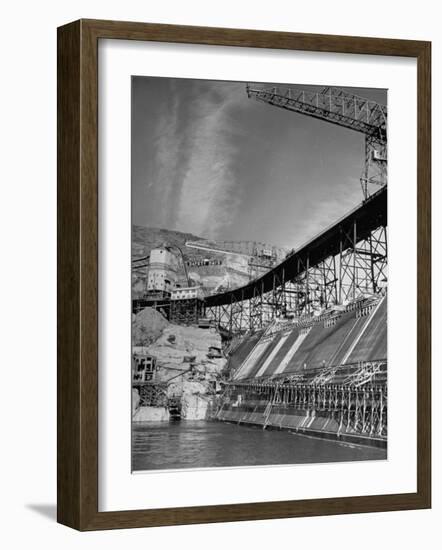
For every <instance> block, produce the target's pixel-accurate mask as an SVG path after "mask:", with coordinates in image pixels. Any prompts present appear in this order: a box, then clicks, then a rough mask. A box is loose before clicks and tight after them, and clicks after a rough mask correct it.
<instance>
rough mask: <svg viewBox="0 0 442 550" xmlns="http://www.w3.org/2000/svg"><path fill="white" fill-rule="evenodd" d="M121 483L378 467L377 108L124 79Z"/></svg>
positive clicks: (382, 313)
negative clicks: (283, 468) (131, 477)
mask: <svg viewBox="0 0 442 550" xmlns="http://www.w3.org/2000/svg"><path fill="white" fill-rule="evenodd" d="M131 87H132V105H131V111H132V123H131V141H132V142H131V172H132V173H131V182H132V183H131V197H132V198H131V201H132V243H131V248H132V261H131V277H132V288H131V294H132V312H131V314H132V349H131V355H132V363H131V374H130V375H131V377H132V378H131V381H132V383H131V386H132V411H131V415H132V416H131V418H132V449H131V453H132V454H131V457H132V471H133V472H148V471H151V470H157V471H158V470H186V469H202V468H233V467H254V466H261V467H262V466H275V465H296V464H306V463H313V464H314V463H330V462H350V461H369V460H386V459H387V440H388V422H387V418H388V392H387V372H388V353H387V312H388V271H387V265H388V254H387V128H388V123H387V117H388V113H387V95H388V91H387V90H386V89H375V88H354V87H353V88H352V87H340V88H337V87H335V86H333V85H329V84H327V83H325V84H320V78H318V81H317V82H316V83H314V84H305V83H273V82H272V83H259V82H228V81H213V80H194V79H179V78H164V77H147V76H132V83H131Z"/></svg>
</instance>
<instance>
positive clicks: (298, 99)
mask: <svg viewBox="0 0 442 550" xmlns="http://www.w3.org/2000/svg"><path fill="white" fill-rule="evenodd" d="M246 92H247V96H248V97H249V98H251V99H255V100H256V101H260V102H263V103H268V104H269V105H273V106H274V107H279V108H281V109H286V110H288V111H292V112H294V113H299V114H303V115H307V116H310V117H313V118H316V119H319V120H324V121H325V122H329V123H331V124H335V125H338V126H342V127H344V128H347V129H349V130H355V131H356V132H360V133H362V134H364V135H365V159H364V160H365V162H364V168H363V171H362V174H361V177H360V182H361V187H362V193H363V195H364V199H367V198H368V194H369V193H368V185H369V184H374V185H380V186H384V185H386V184H387V114H388V113H387V107H386V106H385V105H381V104H380V103H377V102H376V101H371V100H370V99H366V98H364V97H360V96H357V95H353V94H350V93H348V92H346V91H344V90H340V89H338V88H332V87H328V88H324V89H323V90H321V91H312V90H303V89H297V88H284V89H282V88H278V87H273V88H261V89H260V88H252V87H251V86H250V85H249V84H247V86H246Z"/></svg>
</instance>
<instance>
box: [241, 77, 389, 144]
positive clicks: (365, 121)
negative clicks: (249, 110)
mask: <svg viewBox="0 0 442 550" xmlns="http://www.w3.org/2000/svg"><path fill="white" fill-rule="evenodd" d="M247 95H248V97H249V98H253V99H256V100H257V101H262V102H264V103H268V104H270V105H274V106H275V107H280V108H281V109H287V110H289V111H293V112H295V113H300V114H304V115H308V116H311V117H313V118H319V119H321V120H325V121H327V122H330V123H332V124H337V125H338V126H344V127H345V128H348V129H349V130H355V131H357V132H361V133H363V134H365V135H367V136H370V137H372V138H373V139H375V140H376V141H379V143H385V142H386V141H387V107H386V106H385V105H381V104H379V103H376V102H375V101H371V100H369V99H366V98H363V97H359V96H356V95H353V94H349V93H347V92H345V91H344V90H340V89H338V88H325V89H324V90H322V91H320V92H315V91H309V90H300V89H296V88H287V89H284V90H282V89H280V88H271V89H257V88H251V87H250V86H249V85H247Z"/></svg>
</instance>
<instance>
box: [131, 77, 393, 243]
mask: <svg viewBox="0 0 442 550" xmlns="http://www.w3.org/2000/svg"><path fill="white" fill-rule="evenodd" d="M325 85H326V84H324V86H325ZM267 86H268V85H267ZM291 86H292V87H302V86H297V85H296V84H291ZM322 87H323V86H322V85H321V88H322ZM307 88H309V89H312V88H313V87H312V86H309V87H307ZM346 90H348V91H350V92H352V93H355V94H356V95H360V96H363V97H367V98H369V99H372V100H374V101H378V102H379V103H382V104H386V101H387V91H386V90H376V89H361V88H351V89H350V88H346ZM363 159H364V137H363V135H362V134H360V133H358V132H354V131H352V130H348V129H346V128H341V127H339V126H336V125H334V124H330V123H327V122H324V121H320V120H315V119H313V118H311V117H308V116H305V115H302V114H297V113H293V112H289V111H286V110H283V109H280V108H277V107H274V106H271V105H268V104H265V103H261V102H258V101H255V100H253V99H249V98H248V97H247V94H246V83H244V82H222V81H210V80H190V79H175V78H158V77H144V76H143V77H138V76H134V77H132V223H133V224H136V225H143V226H146V227H160V228H164V229H173V230H176V231H182V232H188V233H193V234H194V235H196V236H198V237H201V238H207V239H214V240H225V241H230V240H237V241H239V240H243V241H244V240H248V241H258V242H264V243H268V244H272V245H275V246H281V247H287V248H297V247H298V246H300V245H301V244H302V243H303V242H305V241H306V240H308V239H309V238H311V237H313V236H314V235H315V234H317V233H318V232H320V231H321V230H322V229H323V228H325V227H326V226H328V225H329V224H330V223H332V222H334V221H335V220H336V219H337V218H339V217H340V216H342V215H344V214H345V213H346V212H347V211H349V210H350V209H351V208H353V207H354V206H356V205H357V204H358V203H360V202H361V200H362V191H361V187H360V183H359V178H360V175H361V172H362V168H363Z"/></svg>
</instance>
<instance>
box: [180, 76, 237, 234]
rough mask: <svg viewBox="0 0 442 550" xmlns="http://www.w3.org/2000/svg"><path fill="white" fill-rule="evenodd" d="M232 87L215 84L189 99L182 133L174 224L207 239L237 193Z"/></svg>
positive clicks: (229, 214) (232, 207) (233, 207)
mask: <svg viewBox="0 0 442 550" xmlns="http://www.w3.org/2000/svg"><path fill="white" fill-rule="evenodd" d="M238 95H239V94H238V90H236V89H235V88H234V87H233V86H232V84H228V85H227V86H224V87H223V86H218V87H217V89H216V92H215V91H212V93H210V94H206V95H204V96H200V97H197V98H195V100H194V102H193V106H192V107H193V108H192V117H193V120H192V122H191V124H190V125H189V128H188V129H187V132H186V151H187V153H186V154H187V167H186V170H185V173H184V175H183V181H182V185H181V189H180V198H179V204H178V218H177V225H178V226H179V227H183V228H184V227H185V228H186V230H188V231H191V232H193V233H196V234H200V235H204V236H206V237H209V238H216V237H217V236H218V235H219V234H221V233H222V229H223V227H226V226H228V225H229V224H230V223H231V221H232V220H233V219H234V217H235V215H236V211H237V208H238V207H239V205H240V202H241V197H240V193H238V185H237V184H238V182H237V181H236V175H235V169H234V162H235V157H236V155H237V151H236V148H235V145H234V143H235V139H234V136H235V131H236V130H235V119H234V118H233V116H232V111H233V110H234V108H235V106H236V104H237V101H238V100H237V99H236V98H237V97H238Z"/></svg>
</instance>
